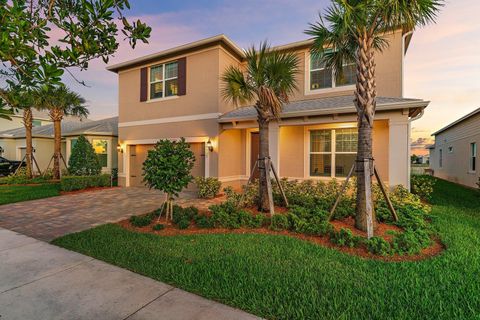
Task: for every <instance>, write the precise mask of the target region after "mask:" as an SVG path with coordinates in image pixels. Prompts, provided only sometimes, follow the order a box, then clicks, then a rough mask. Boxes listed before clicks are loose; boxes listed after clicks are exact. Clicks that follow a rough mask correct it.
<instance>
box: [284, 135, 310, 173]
mask: <svg viewBox="0 0 480 320" xmlns="http://www.w3.org/2000/svg"><path fill="white" fill-rule="evenodd" d="M304 135H305V132H304V126H286V127H281V128H280V161H279V162H280V168H279V174H280V176H281V177H291V178H303V174H304V161H303V154H304V153H305V152H304V146H305V143H304Z"/></svg>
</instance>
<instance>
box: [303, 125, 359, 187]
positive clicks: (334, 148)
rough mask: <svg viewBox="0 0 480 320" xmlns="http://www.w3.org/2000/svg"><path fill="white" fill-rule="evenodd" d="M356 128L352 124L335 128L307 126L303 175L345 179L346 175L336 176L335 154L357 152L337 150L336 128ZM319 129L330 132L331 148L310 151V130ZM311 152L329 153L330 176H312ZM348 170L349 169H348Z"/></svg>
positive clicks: (314, 177) (313, 177) (311, 177)
mask: <svg viewBox="0 0 480 320" xmlns="http://www.w3.org/2000/svg"><path fill="white" fill-rule="evenodd" d="M353 128H356V127H354V126H348V127H335V128H331V127H330V128H328V127H327V128H324V127H319V128H314V127H312V128H307V137H308V138H307V139H306V140H307V144H308V147H307V150H308V151H307V156H306V158H307V161H306V162H307V165H306V167H305V170H304V171H305V173H306V174H305V176H306V177H307V178H309V179H334V178H335V179H345V178H346V177H337V176H336V156H337V154H339V155H341V154H357V152H337V136H336V130H342V129H353ZM320 130H328V131H330V132H331V139H332V140H331V148H330V151H327V152H325V151H319V152H312V150H311V147H312V146H311V132H312V131H320ZM357 148H358V146H357ZM312 154H329V155H330V157H331V161H330V163H331V169H330V176H312V175H311V172H310V165H311V159H310V155H312ZM349 170H350V169H349Z"/></svg>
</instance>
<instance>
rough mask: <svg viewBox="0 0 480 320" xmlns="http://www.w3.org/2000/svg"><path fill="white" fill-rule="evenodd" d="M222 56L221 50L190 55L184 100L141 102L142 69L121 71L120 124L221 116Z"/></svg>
mask: <svg viewBox="0 0 480 320" xmlns="http://www.w3.org/2000/svg"><path fill="white" fill-rule="evenodd" d="M219 52H220V47H213V48H209V49H206V50H204V51H200V52H194V53H190V54H188V55H186V61H187V62H186V64H187V69H186V79H187V80H186V83H187V92H186V95H184V96H176V97H167V98H164V99H157V100H154V101H153V100H152V101H147V102H140V68H139V67H138V68H133V69H129V70H126V71H120V73H119V75H118V77H119V97H118V99H119V122H120V123H122V122H128V121H139V120H150V119H159V118H165V117H178V116H185V115H192V114H208V113H213V112H218V103H219V99H218V97H219V76H218V75H219V54H220V53H219ZM181 57H184V56H178V57H175V58H171V59H168V60H158V61H156V62H154V63H151V64H148V65H145V66H153V65H156V64H160V63H165V62H169V61H175V60H176V59H178V58H181ZM121 139H123V137H121Z"/></svg>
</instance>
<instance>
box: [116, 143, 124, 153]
mask: <svg viewBox="0 0 480 320" xmlns="http://www.w3.org/2000/svg"><path fill="white" fill-rule="evenodd" d="M117 151H118V152H120V153H123V148H122V146H121V145H120V143H119V144H117Z"/></svg>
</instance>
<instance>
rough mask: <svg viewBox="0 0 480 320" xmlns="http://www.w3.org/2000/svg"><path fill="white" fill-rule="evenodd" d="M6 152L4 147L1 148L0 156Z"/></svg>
mask: <svg viewBox="0 0 480 320" xmlns="http://www.w3.org/2000/svg"><path fill="white" fill-rule="evenodd" d="M4 152H5V149H3V147H0V156H1V155H2V154H3V153H4Z"/></svg>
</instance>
